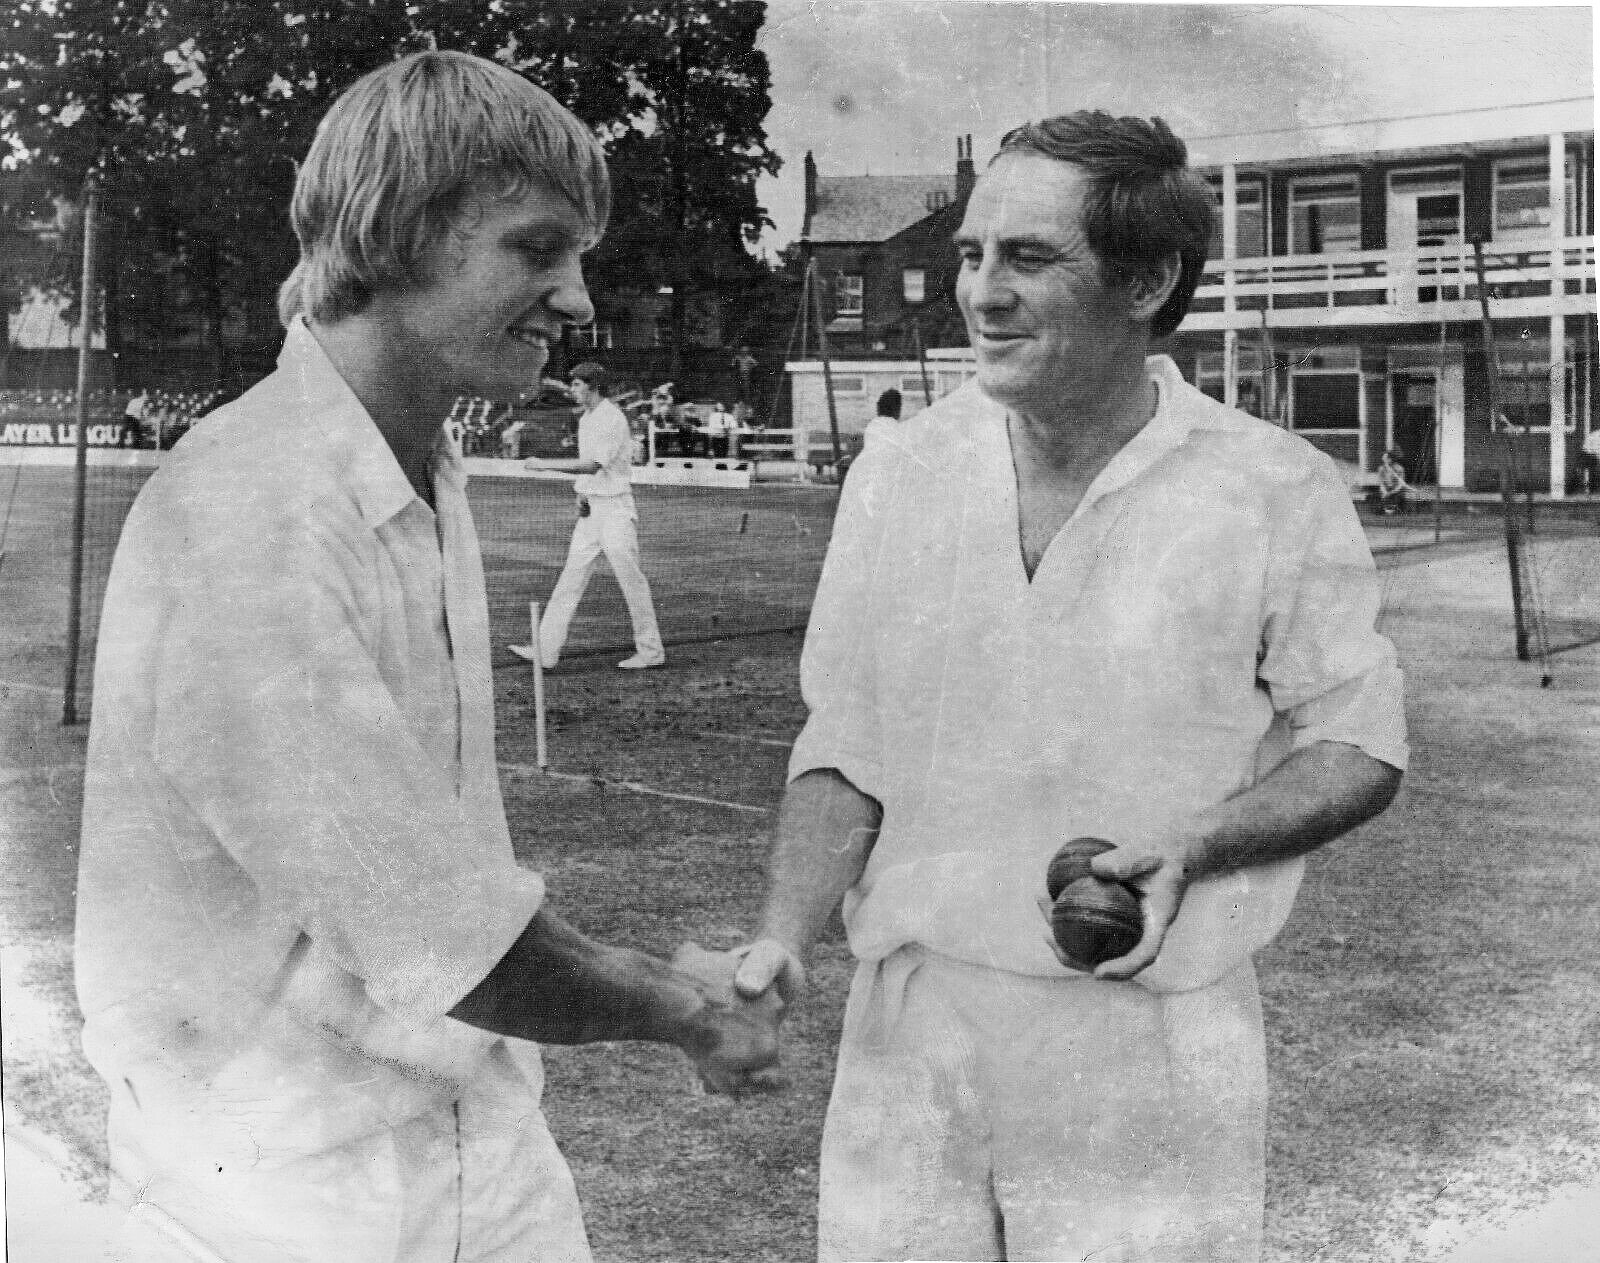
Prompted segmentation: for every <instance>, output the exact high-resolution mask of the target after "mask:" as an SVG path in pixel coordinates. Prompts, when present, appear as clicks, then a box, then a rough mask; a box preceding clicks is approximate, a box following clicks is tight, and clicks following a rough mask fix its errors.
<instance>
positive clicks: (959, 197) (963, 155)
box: [956, 132, 978, 206]
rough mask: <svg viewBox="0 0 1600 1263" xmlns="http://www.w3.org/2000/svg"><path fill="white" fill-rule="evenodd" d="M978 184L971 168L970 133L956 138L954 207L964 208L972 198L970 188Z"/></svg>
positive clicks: (975, 174)
mask: <svg viewBox="0 0 1600 1263" xmlns="http://www.w3.org/2000/svg"><path fill="white" fill-rule="evenodd" d="M977 182H978V176H977V173H976V172H975V171H974V170H973V167H972V133H971V132H968V133H967V135H966V137H965V138H963V137H960V136H957V137H956V205H957V206H965V205H966V204H967V199H968V198H969V197H971V196H972V186H973V185H974V184H976V183H977Z"/></svg>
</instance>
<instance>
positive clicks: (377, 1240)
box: [104, 1065, 593, 1263]
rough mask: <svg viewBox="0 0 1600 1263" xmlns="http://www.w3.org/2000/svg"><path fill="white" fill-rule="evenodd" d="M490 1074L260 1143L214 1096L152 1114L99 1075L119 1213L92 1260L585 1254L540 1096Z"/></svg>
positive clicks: (325, 1261) (584, 1257)
mask: <svg viewBox="0 0 1600 1263" xmlns="http://www.w3.org/2000/svg"><path fill="white" fill-rule="evenodd" d="M502 1070H503V1068H499V1067H496V1066H493V1065H491V1066H490V1067H489V1068H488V1071H487V1073H486V1075H485V1082H484V1083H483V1084H481V1085H480V1086H479V1087H478V1088H476V1089H475V1090H473V1091H471V1092H469V1093H467V1094H466V1095H464V1096H463V1097H462V1098H461V1099H459V1100H457V1101H450V1102H445V1103H442V1104H440V1105H439V1106H437V1107H435V1108H434V1109H432V1110H430V1111H428V1112H427V1113H424V1114H422V1115H420V1116H419V1117H416V1118H412V1119H409V1120H407V1121H405V1122H403V1123H399V1124H397V1125H396V1126H394V1127H393V1128H391V1129H388V1130H384V1131H380V1132H377V1133H374V1134H371V1135H367V1136H364V1137H360V1138H358V1139H355V1140H352V1141H350V1142H348V1143H345V1144H339V1145H336V1146H334V1147H332V1148H327V1149H320V1150H315V1151H298V1152H296V1151H290V1152H272V1151H270V1150H264V1151H260V1152H259V1153H258V1151H257V1150H256V1149H255V1147H254V1145H253V1144H251V1143H249V1141H250V1140H251V1137H249V1136H244V1137H243V1138H241V1136H240V1134H239V1133H241V1132H248V1131H249V1130H250V1129H249V1128H248V1126H244V1125H242V1124H241V1123H240V1121H239V1119H238V1116H237V1115H236V1114H235V1115H230V1111H229V1108H228V1103H227V1102H218V1101H215V1100H210V1099H205V1100H202V1101H200V1102H199V1103H198V1104H197V1105H196V1104H193V1103H191V1106H190V1107H187V1108H186V1107H185V1106H184V1105H183V1103H181V1102H163V1103H162V1105H163V1108H162V1109H160V1110H157V1109H155V1108H152V1107H153V1106H154V1104H155V1102H153V1101H152V1100H150V1099H149V1095H148V1093H146V1094H145V1095H144V1096H143V1097H142V1098H141V1097H138V1096H135V1095H134V1094H133V1093H132V1092H130V1091H129V1090H128V1087H127V1085H125V1084H112V1085H111V1115H110V1120H109V1126H108V1133H109V1141H110V1157H111V1180H112V1193H113V1196H114V1197H116V1198H117V1199H118V1200H120V1201H122V1202H123V1203H124V1204H125V1206H126V1207H127V1208H128V1210H129V1214H128V1216H127V1218H126V1220H125V1222H124V1224H123V1227H122V1230H121V1232H120V1233H119V1234H118V1236H117V1238H116V1240H115V1241H114V1242H113V1244H112V1245H111V1247H110V1248H109V1250H108V1252H107V1253H106V1254H105V1256H104V1258H105V1260H106V1261H107V1263H593V1260H592V1256H591V1254H590V1252H589V1244H588V1238H587V1235H586V1233H585V1231H584V1226H583V1212H582V1210H581V1209H580V1208H579V1205H578V1194H577V1189H576V1188H575V1187H574V1185H573V1181H572V1175H571V1173H570V1171H569V1170H568V1168H567V1164H566V1160H565V1159H564V1158H562V1156H561V1154H560V1152H559V1151H558V1150H557V1148H556V1143H555V1140H554V1139H553V1138H552V1137H551V1135H550V1132H549V1129H548V1127H547V1126H546V1124H545V1118H544V1113H543V1111H542V1110H541V1109H540V1108H539V1101H538V1098H537V1096H536V1095H533V1094H531V1093H529V1092H528V1091H526V1085H525V1083H520V1082H518V1080H517V1078H516V1076H515V1072H511V1071H504V1072H501V1071H502ZM191 1095H192V1094H191ZM240 1108H241V1109H244V1110H248V1108H249V1103H248V1102H246V1103H242V1104H241V1106H240ZM269 1143H270V1141H269Z"/></svg>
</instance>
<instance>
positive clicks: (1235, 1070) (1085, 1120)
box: [724, 112, 1406, 1263]
mask: <svg viewBox="0 0 1600 1263" xmlns="http://www.w3.org/2000/svg"><path fill="white" fill-rule="evenodd" d="M1211 221H1212V215H1211V204H1210V194H1209V191H1208V189H1207V188H1206V186H1205V184H1204V183H1203V182H1202V181H1201V180H1200V179H1199V178H1198V177H1197V176H1196V175H1194V174H1193V173H1192V172H1191V171H1190V170H1189V169H1188V168H1187V167H1186V165H1185V150H1184V146H1183V144H1182V142H1181V141H1179V140H1178V139H1177V138H1176V137H1174V136H1173V135H1172V133H1171V132H1170V131H1169V130H1168V129H1167V128H1166V127H1165V125H1163V124H1162V123H1161V122H1160V121H1159V120H1152V121H1146V120H1143V119H1136V118H1121V119H1118V118H1112V117H1111V116H1109V115H1106V114H1103V113H1089V112H1082V113H1078V114H1073V115H1068V116H1065V117H1060V118H1054V119H1050V120H1047V121H1045V122H1042V123H1038V124H1033V125H1030V126H1026V127H1023V128H1019V129H1017V130H1016V131H1014V132H1012V133H1011V134H1009V135H1008V136H1007V137H1006V138H1005V140H1004V141H1003V142H1002V144H1001V149H1000V152H999V154H998V155H997V156H996V157H995V159H994V160H993V161H992V162H991V163H990V165H989V167H988V169H987V171H985V173H984V174H983V176H982V178H981V179H980V180H979V181H978V183H977V187H976V189H975V191H974V192H973V194H972V197H971V200H970V202H969V204H968V206H967V211H966V217H965V220H964V222H963V223H962V225H961V228H960V231H959V232H958V233H957V236H956V244H957V246H958V248H959V250H960V253H961V270H960V276H959V280H958V283H957V297H958V300H959V302H960V306H961V309H962V313H963V315H964V317H965V319H966V323H967V329H968V333H969V336H970V339H971V342H972V346H973V349H974V352H975V354H976V358H977V368H978V375H977V380H976V382H974V383H971V384H969V385H968V386H967V387H964V388H962V389H961V390H959V391H957V392H956V393H954V394H953V395H951V396H949V397H948V398H946V399H944V400H941V401H940V402H939V403H937V404H935V405H934V406H932V407H931V408H929V409H927V410H925V411H924V412H922V413H920V414H919V415H918V416H917V417H916V418H915V419H914V420H912V421H911V422H908V423H907V426H908V427H909V428H910V429H911V430H912V432H913V433H912V437H911V439H910V441H908V442H906V443H896V444H873V445H871V446H869V447H868V448H867V450H866V451H865V452H864V453H863V455H862V456H861V458H860V459H859V460H858V461H857V463H856V467H855V470H854V471H853V472H852V474H851V476H850V479H849V481H848V482H847V483H846V484H845V489H844V492H843V498H842V502H841V505H840V510H839V515H838V521H837V525H836V526H835V528H834V534H833V539H832V543H831V545H830V549H829V554H828V560H827V564H826V568H825V570H824V574H823V579H822V583H821V586H820V589H819V591H818V594H817V598H816V602H815V605H814V607H813V610H812V617H811V626H810V631H809V633H808V635H807V639H806V647H805V654H804V658H803V661H802V665H801V677H802V687H803V691H804V695H805V700H806V703H807V705H808V707H809V710H810V716H809V719H808V721H807V723H806V726H805V729H804V731H803V732H802V733H801V735H800V738H799V740H798V741H797V742H796V744H795V747H794V751H793V756H792V759H791V762H790V765H789V777H790V781H789V786H788V790H787V793H786V795H785V798H784V802H783V807H782V811H781V814H780V820H779V827H778V836H777V840H776V843H775V848H774V852H773V857H772V860H771V875H770V882H769V890H768V895H767V900H766V906H765V909H764V911H763V914H762V921H761V931H760V933H761V937H760V938H758V939H757V941H755V942H754V943H753V944H751V945H749V946H747V947H745V948H742V949H739V950H738V951H737V952H736V953H733V954H732V955H733V956H734V957H735V958H736V959H737V961H738V964H737V967H736V968H737V974H736V982H737V985H738V986H739V987H740V989H742V990H744V991H745V992H746V993H750V994H754V993H758V992H763V991H766V990H773V991H776V992H777V993H779V994H781V995H784V996H786V997H788V996H792V995H794V994H795V993H796V992H797V991H798V989H799V988H800V986H801V985H802V982H803V976H804V975H803V966H802V962H803V960H804V958H805V956H806V953H807V952H808V950H809V949H810V947H811V946H812V944H813V943H814V942H815V941H816V939H817V937H818V935H819V934H820V933H821V932H822V930H823V928H824V926H825V924H826V922H827V919H828V917H829V915H830V914H831V912H832V910H833V909H834V907H835V906H836V905H838V904H839V903H840V901H841V900H842V901H843V908H844V921H845V927H846V930H847V932H848V935H849V940H850V946H851V948H852V950H853V952H854V953H855V955H856V957H857V958H858V960H859V962H860V963H859V966H858V969H857V973H856V977H855V981H854V984H853V986H852V988H851V993H850V1003H849V1008H848V1010H847V1012H846V1016H845V1024H844V1032H843V1035H842V1039H841V1045H840V1051H839V1063H838V1072H837V1077H836V1080H835V1085H834V1091H833V1099H832V1102H831V1105H830V1107H829V1112H828V1119H827V1124H826V1128H825V1132H824V1137H823V1151H822V1161H821V1180H820V1185H821V1197H820V1222H819V1232H818V1236H819V1244H820V1253H821V1257H822V1258H823V1259H824V1260H836V1259H900V1258H939V1259H951V1258H960V1259H1004V1258H1010V1259H1085V1258H1094V1259H1097V1260H1113V1259H1114V1260H1118V1261H1120V1263H1129V1261H1131V1260H1140V1261H1141V1263H1155V1261H1157V1260H1161V1261H1164V1263H1199V1261H1201V1260H1211V1261H1213V1263H1248V1261H1249V1260H1252V1259H1255V1258H1256V1257H1257V1255H1258V1252H1259V1245H1260V1233H1261V1212H1262V1200H1263V1156H1262V1145H1263V1108H1264V1100H1265V1072H1264V1068H1263V1040H1262V1029H1261V1015H1260V1002H1259V999H1258V996H1257V991H1256V981H1255V975H1254V971H1253V967H1252V965H1251V960H1250V957H1251V953H1252V952H1253V951H1254V950H1255V949H1257V948H1259V947H1260V946H1261V945H1263V944H1264V943H1265V942H1267V941H1268V940H1269V939H1270V938H1271V937H1272V936H1273V934H1275V933H1276V932H1277V930H1278V929H1279V928H1280V927H1281V926H1282V924H1283V921H1284V918H1285V917H1286V916H1287V914H1288V911H1289V907H1290V905H1291V904H1292V901H1293V898H1294V893H1295V888H1296V886H1297V884H1298V881H1299V876H1300V872H1301V863H1302V861H1301V857H1302V856H1303V855H1304V854H1305V853H1306V852H1308V851H1310V850H1312V849H1313V848H1315V847H1317V846H1319V845H1321V844H1322V843H1324V842H1327V841H1329V840H1330V839H1332V838H1334V837H1336V836H1338V835H1339V834H1341V833H1343V832H1344V831H1345V830H1347V829H1349V828H1351V827H1353V826H1354V825H1356V824H1358V823H1360V822H1361V821H1362V820H1364V819H1366V818H1368V817H1369V816H1371V815H1373V814H1374V813H1375V812H1377V811H1380V810H1381V809H1382V808H1383V807H1384V806H1385V805H1386V804H1387V803H1388V802H1389V800H1390V799H1391V797H1392V796H1393V794H1394V792H1395V789H1396V786H1397V784H1398V782H1399V778H1400V774H1401V773H1400V769H1401V768H1402V767H1403V765H1404V763H1405V760H1406V744H1405V731H1404V722H1403V716H1402V712H1401V705H1400V675H1399V671H1398V669H1397V667H1396V665H1395V659H1394V652H1393V649H1392V647H1391V646H1390V644H1389V643H1388V641H1386V640H1385V639H1384V638H1383V637H1381V636H1379V635H1378V634H1377V633H1376V632H1375V630H1374V627H1373V619H1374V615H1375V613H1376V610H1377V601H1378V588H1377V584H1376V582H1375V576H1374V570H1373V565H1372V559H1371V555H1370V553H1369V552H1368V549H1367V546H1366V543H1365V540H1364V538H1363V536H1362V534H1361V530H1360V527H1359V525H1358V524H1357V521H1356V517H1355V514H1354V512H1353V510H1352V508H1351V504H1350V500H1349V495H1348V493H1347V490H1346V488H1345V485H1344V482H1343V481H1342V479H1341V478H1340V477H1339V475H1338V473H1337V471H1336V469H1335V467H1334V465H1333V463H1332V462H1331V461H1329V460H1328V459H1327V458H1326V457H1324V456H1322V455H1320V454H1319V453H1318V452H1316V451H1315V450H1313V449H1312V448H1311V447H1310V446H1308V445H1307V444H1305V443H1304V442H1302V441H1301V440H1299V439H1297V438H1295V437H1294V436H1292V435H1289V434H1286V433H1284V432H1282V431H1280V430H1278V429H1276V428H1274V427H1272V426H1270V425H1266V424H1263V423H1261V422H1259V421H1257V420H1255V419H1253V418H1251V417H1248V416H1246V415H1244V414H1243V413H1240V412H1237V411H1234V410H1232V409H1229V408H1225V407H1223V406H1221V405H1219V404H1217V403H1214V402H1213V401H1211V400H1209V399H1207V398H1206V397H1205V396H1203V395H1202V394H1200V393H1199V392H1198V391H1196V390H1194V389H1193V388H1192V387H1190V386H1189V385H1188V384H1186V383H1185V382H1184V381H1183V379H1182V378H1181V377H1180V375H1179V373H1178V371H1177V369H1176V367H1175V366H1174V364H1173V363H1172V361H1171V360H1170V359H1168V358H1166V357H1165V356H1160V355H1156V356H1151V355H1150V354H1149V350H1150V344H1151V342H1152V340H1153V339H1156V338H1160V337H1162V336H1164V335H1166V334H1168V333H1170V332H1171V331H1172V330H1173V329H1175V328H1176V327H1177V325H1178V324H1179V322H1180V321H1181V320H1182V318H1183V316H1184V313H1185V311H1186V309H1187V306H1188V303H1189V300H1190V297H1191V295H1192V294H1193V292H1194V288H1195V285H1196V283H1197V282H1198V279H1199V276H1200V271H1201V268H1202V267H1203V265H1204V262H1205V256H1206V246H1207V242H1208V240H1209V237H1210V232H1211ZM1078 835H1094V836H1101V837H1105V838H1109V839H1111V840H1112V841H1113V842H1115V843H1116V847H1115V849H1114V850H1111V851H1109V852H1108V853H1106V854H1105V855H1102V856H1100V857H1099V858H1097V859H1096V860H1095V862H1094V868H1095V871H1096V872H1097V873H1098V874H1099V875H1101V876H1103V877H1106V878H1118V879H1123V880H1126V881H1130V882H1133V883H1135V884H1137V885H1138V886H1139V887H1140V888H1141V889H1142V891H1143V899H1142V906H1143V914H1144V933H1143V937H1142V938H1141V939H1140V941H1139V943H1138V944H1137V946H1135V947H1134V948H1133V949H1132V950H1131V951H1129V952H1128V953H1127V954H1126V955H1124V956H1123V957H1121V958H1119V959H1116V960H1112V961H1108V962H1106V963H1105V964H1103V965H1101V966H1100V967H1099V968H1098V969H1097V970H1096V971H1095V973H1094V974H1093V975H1090V974H1087V973H1081V972H1074V971H1073V970H1072V969H1070V968H1068V967H1067V966H1066V965H1065V964H1064V963H1063V961H1062V960H1061V959H1060V958H1059V957H1058V956H1057V954H1056V953H1055V951H1054V949H1053V946H1052V944H1051V943H1050V940H1049V938H1048V933H1047V929H1046V926H1045V925H1044V923H1043V922H1041V920H1040V916H1039V910H1038V908H1037V907H1036V900H1037V899H1039V898H1041V897H1042V896H1043V895H1044V875H1045V869H1046V865H1047V862H1048V860H1049V859H1050V857H1051V855H1052V854H1053V853H1054V851H1055V850H1056V849H1057V847H1058V846H1060V844H1061V843H1062V842H1064V841H1066V840H1067V839H1070V838H1072V837H1074V836H1078ZM724 967H726V968H734V966H733V965H731V964H730V965H727V966H724Z"/></svg>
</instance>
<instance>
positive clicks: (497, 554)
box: [471, 478, 838, 664]
mask: <svg viewBox="0 0 1600 1263" xmlns="http://www.w3.org/2000/svg"><path fill="white" fill-rule="evenodd" d="M837 496H838V493H837V490H836V489H835V488H832V487H819V486H785V485H778V484H774V485H770V486H767V485H757V486H753V487H750V488H749V489H747V490H718V489H703V488H691V487H649V486H645V487H636V488H635V489H634V499H635V501H636V503H637V504H638V508H639V547H640V553H641V555H642V558H643V566H644V572H645V575H646V577H647V578H648V579H649V580H650V586H651V592H652V596H653V597H654V602H655V608H656V617H657V620H658V621H659V622H660V624H661V634H662V638H663V639H664V640H665V641H666V643H667V644H668V645H673V644H685V643H689V642H694V641H705V640H715V639H719V638H721V637H726V636H748V635H753V634H758V633H764V632H777V631H793V630H799V629H801V628H803V627H804V626H805V620H806V615H807V612H808V611H809V610H810V608H811V598H812V595H813V593H814V592H815V591H816V586H817V579H818V576H819V575H820V574H821V570H822V559H823V555H824V553H825V552H826V550H827V546H828V535H829V532H830V531H831V529H832V522H833V511H834V507H835V505H836V503H837ZM471 497H472V509H473V516H474V518H475V520H476V521H477V525H478V538H479V543H480V544H481V546H482V549H483V566H484V581H485V585H486V586H487V588H488V591H489V618H490V626H491V628H492V629H493V631H494V634H495V646H494V648H495V661H496V663H497V664H499V663H502V662H505V661H509V660H512V659H511V655H510V654H509V652H508V651H507V649H506V646H507V645H508V644H509V643H511V642H513V641H515V642H518V643H524V642H526V641H527V639H528V636H527V631H528V602H529V601H538V602H540V604H541V605H543V604H544V602H545V601H547V600H548V598H549V595H550V592H551V589H553V588H554V587H555V582H556V577H557V575H559V574H560V572H561V564H562V561H563V560H564V559H565V557H566V552H567V543H568V540H569V539H570V538H571V535H572V525H573V495H572V488H571V486H570V484H567V483H561V482H554V481H546V480H543V479H519V478H504V479H502V478H474V479H473V480H472V483H471ZM631 649H632V633H631V631H630V625H629V622H628V612H627V607H626V605H624V603H623V600H622V594H621V591H620V590H619V589H618V587H617V585H616V582H615V580H614V579H613V578H612V577H611V574H610V572H609V570H607V568H606V567H605V565H604V564H601V565H599V566H597V567H596V570H595V575H594V578H593V579H592V580H591V581H590V584H589V589H588V591H587V593H586V594H585V596H584V599H583V601H582V603H581V604H580V605H579V606H578V613H577V617H576V618H574V620H573V623H572V629H571V633H570V636H569V639H568V650H567V652H568V654H569V655H572V654H577V655H582V654H584V653H595V652H601V651H605V652H612V651H616V650H627V651H629V652H631Z"/></svg>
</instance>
